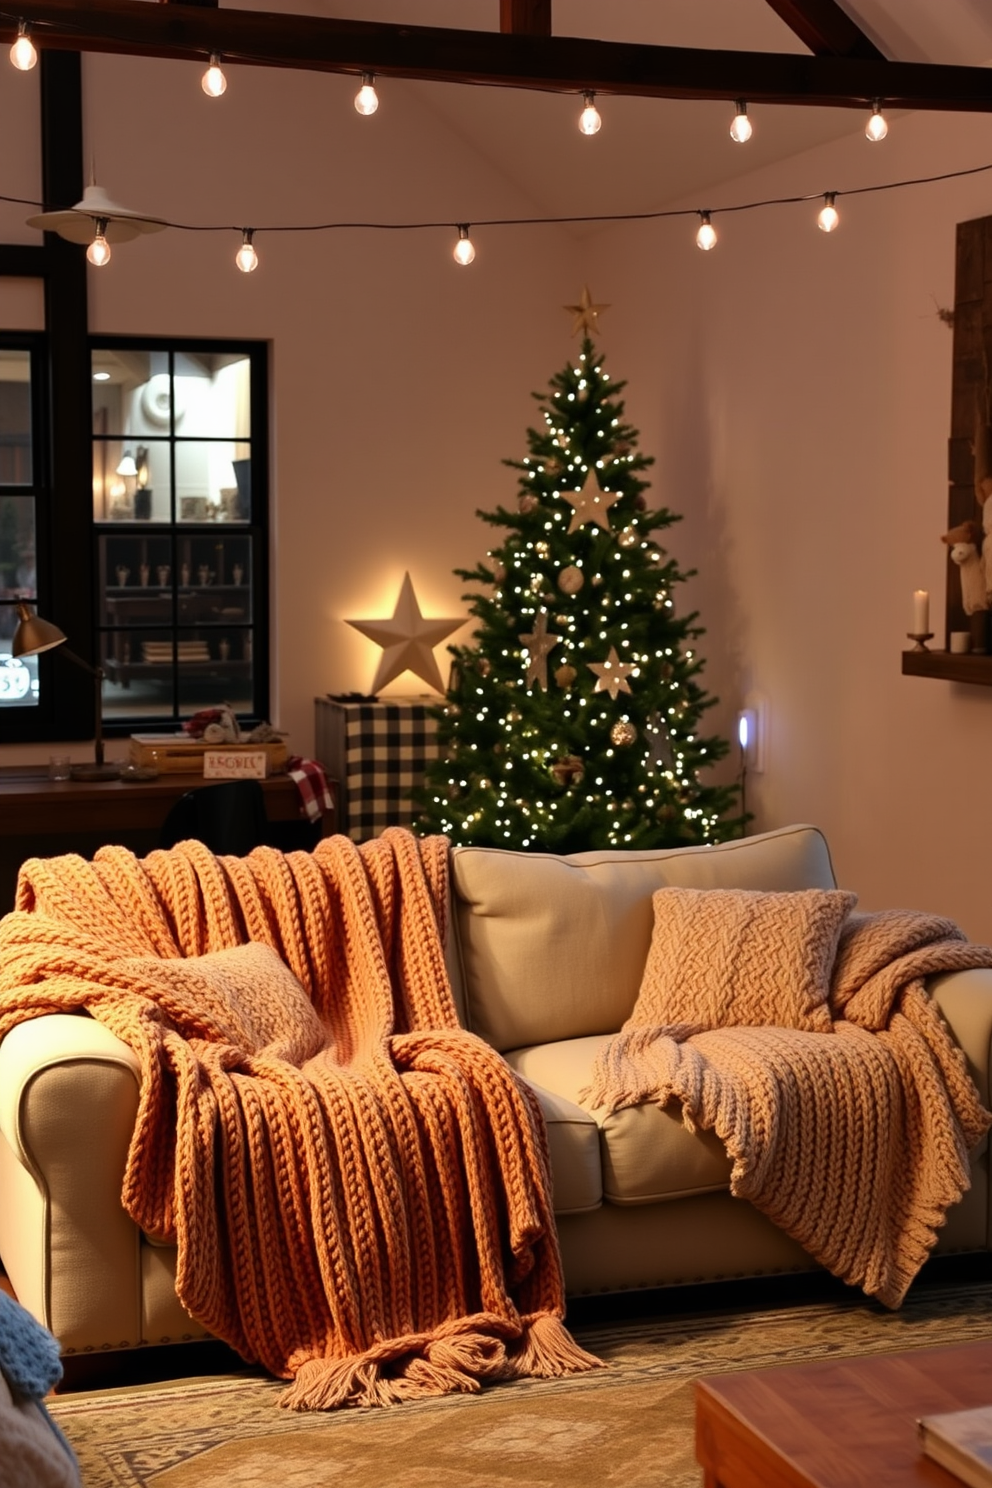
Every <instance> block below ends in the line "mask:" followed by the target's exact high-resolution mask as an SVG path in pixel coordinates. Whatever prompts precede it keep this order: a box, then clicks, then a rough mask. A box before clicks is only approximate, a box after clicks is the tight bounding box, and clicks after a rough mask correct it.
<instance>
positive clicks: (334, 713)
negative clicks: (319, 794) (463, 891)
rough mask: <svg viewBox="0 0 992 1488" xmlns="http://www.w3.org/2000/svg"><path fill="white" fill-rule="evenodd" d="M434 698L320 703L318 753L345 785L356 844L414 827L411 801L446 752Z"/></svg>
mask: <svg viewBox="0 0 992 1488" xmlns="http://www.w3.org/2000/svg"><path fill="white" fill-rule="evenodd" d="M433 706H435V704H434V701H433V699H432V700H430V701H428V702H425V701H424V700H423V699H421V698H418V699H416V700H414V699H407V698H391V699H390V700H389V701H388V702H375V703H372V702H361V703H350V702H343V701H339V700H337V699H335V698H318V699H317V754H318V757H319V758H320V759H321V760H322V761H323V763H324V765H325V766H326V767H327V768H328V772H329V774H331V775H332V776H333V777H334V778H336V779H337V780H339V781H340V783H341V797H342V806H343V812H342V814H343V817H344V825H343V826H342V828H341V830H342V831H345V832H347V834H348V836H349V837H350V838H351V839H352V841H353V842H365V841H367V840H368V839H369V838H370V837H378V836H379V834H380V832H382V831H384V830H385V828H386V827H408V826H410V825H411V823H412V822H413V819H414V817H415V816H416V814H417V813H416V807H415V806H414V804H413V802H412V801H411V799H410V796H411V792H412V791H413V789H414V787H415V786H418V785H422V784H423V780H424V771H425V769H426V767H427V764H428V763H429V761H431V760H435V759H437V757H438V754H439V752H440V750H439V746H438V742H437V720H436V719H434V718H432V717H431V716H430V713H429V709H430V708H431V707H433Z"/></svg>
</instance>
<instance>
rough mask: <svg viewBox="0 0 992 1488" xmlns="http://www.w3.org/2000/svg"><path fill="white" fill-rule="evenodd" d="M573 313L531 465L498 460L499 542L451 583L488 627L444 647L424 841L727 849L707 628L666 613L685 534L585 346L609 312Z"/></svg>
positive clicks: (728, 803) (731, 794)
mask: <svg viewBox="0 0 992 1488" xmlns="http://www.w3.org/2000/svg"><path fill="white" fill-rule="evenodd" d="M569 308H572V309H574V310H575V312H576V328H577V329H581V330H582V331H583V332H584V335H583V340H582V350H581V353H580V354H579V356H578V358H577V360H570V361H569V364H568V365H567V366H566V367H565V369H564V370H563V371H561V372H559V373H558V374H557V375H556V376H555V377H553V378H552V380H551V382H550V384H549V387H550V392H549V393H548V394H540V393H535V394H534V397H535V398H537V400H538V402H539V404H540V407H541V412H542V415H543V417H542V420H541V427H539V428H537V429H528V431H527V439H528V445H529V449H530V453H529V455H528V456H526V457H525V458H524V459H523V460H507V461H506V462H505V463H506V464H507V465H509V466H511V467H512V468H514V469H516V470H518V471H519V472H520V476H519V485H520V493H519V497H518V500H517V509H516V510H515V511H511V510H508V509H506V508H505V507H503V506H500V507H498V508H497V509H496V511H494V512H484V511H480V512H479V513H478V515H479V516H480V517H481V518H482V520H483V521H485V522H487V523H489V524H490V525H491V526H492V527H497V528H502V529H505V530H506V536H505V538H504V539H503V540H502V542H501V543H500V544H499V545H498V546H494V547H493V548H492V549H491V550H490V552H489V555H488V559H487V561H486V562H484V563H480V564H479V565H478V566H477V567H476V568H474V569H458V570H456V572H457V573H458V575H459V577H461V578H463V579H465V580H466V581H468V582H470V583H473V584H475V585H477V586H478V588H477V589H475V590H473V592H472V593H471V594H468V595H466V596H465V598H466V599H467V600H468V601H469V607H470V610H471V613H472V614H473V615H474V616H475V617H476V618H477V620H478V622H479V623H478V626H477V629H476V632H475V637H474V641H475V644H474V645H473V646H462V647H457V646H451V647H449V648H448V649H449V651H450V652H451V654H452V656H453V657H454V658H455V664H454V666H453V667H452V674H451V680H450V684H449V688H448V692H447V697H446V701H445V703H444V704H443V705H442V706H441V707H439V709H438V710H437V717H438V734H439V740H440V744H441V758H439V759H438V760H437V761H436V762H435V763H433V764H432V765H431V766H429V767H428V771H427V776H426V784H425V787H424V788H423V789H422V790H421V791H420V792H419V796H418V800H419V806H420V816H419V819H418V823H417V828H418V830H420V831H423V832H443V833H445V834H446V835H447V836H449V837H450V838H451V839H452V840H453V841H454V842H456V843H472V844H474V845H476V846H487V847H510V848H523V849H530V850H531V851H548V852H561V853H564V852H580V851H584V850H586V849H590V848H604V847H628V848H633V847H642V848H652V847H669V846H672V847H674V846H684V845H686V844H689V843H705V842H716V841H720V840H722V839H724V838H726V837H729V836H731V835H732V834H733V833H735V832H737V831H740V830H741V825H742V823H741V818H740V816H737V817H736V818H732V817H730V816H729V813H730V812H731V811H732V810H733V808H734V806H735V803H736V800H737V795H738V788H737V787H736V786H735V785H704V784H702V783H701V782H700V778H699V777H700V773H701V772H702V771H704V770H706V769H707V768H708V767H709V766H711V765H713V764H715V763H716V761H717V760H719V759H721V758H722V757H723V756H724V755H725V754H726V753H727V750H728V747H729V746H728V744H727V742H726V740H724V739H721V738H716V737H704V736H703V735H701V734H700V732H699V726H700V720H701V718H702V715H703V714H704V713H705V711H706V710H707V709H708V708H710V707H712V705H713V704H714V703H715V702H716V699H715V698H713V697H710V696H708V695H707V694H706V693H705V692H704V690H703V689H702V687H701V686H700V685H699V682H698V681H697V678H698V675H699V673H700V671H701V670H702V668H703V665H704V663H703V661H702V659H701V657H700V655H699V652H698V650H697V645H696V643H697V641H698V638H699V637H700V636H701V635H702V634H703V632H702V630H701V629H700V627H699V626H698V625H697V624H696V619H697V616H696V614H695V613H692V614H687V615H684V616H679V615H678V613H677V611H676V606H675V600H674V599H673V590H674V589H675V587H676V586H677V585H678V584H680V583H682V582H683V581H684V580H685V579H686V578H688V577H689V576H690V574H689V573H688V572H683V571H682V570H680V569H679V567H678V564H677V563H676V561H675V560H674V558H672V557H671V555H670V554H669V553H668V552H667V551H666V549H665V548H663V547H661V546H659V545H658V543H657V542H656V540H655V534H658V533H661V532H664V531H665V529H667V528H668V527H670V526H672V524H673V523H674V522H677V521H678V520H680V519H679V517H678V516H677V515H676V514H675V513H673V512H671V511H669V510H667V508H665V507H657V508H652V507H651V506H649V505H648V502H647V500H646V499H645V495H644V492H645V491H646V490H647V489H648V484H647V482H646V481H645V480H643V479H642V472H643V471H644V470H646V469H647V468H648V466H649V465H651V464H652V463H653V461H652V459H651V458H649V457H648V456H645V455H643V454H641V453H639V452H638V450H637V437H638V436H637V430H636V429H633V428H631V427H630V425H629V424H627V423H625V422H624V405H623V402H622V401H621V399H620V396H619V395H620V393H621V392H622V391H623V388H624V386H625V384H624V383H622V382H613V381H612V380H611V378H610V375H609V373H608V372H607V371H606V370H605V366H604V358H603V357H602V356H601V355H600V354H599V353H598V352H597V351H596V348H595V346H594V345H593V342H592V339H591V337H590V335H589V334H588V333H589V332H590V331H592V330H595V329H596V314H597V311H598V310H600V309H602V308H604V307H601V306H594V305H591V304H590V303H589V296H588V291H585V292H584V293H583V297H582V304H581V305H580V306H576V307H569Z"/></svg>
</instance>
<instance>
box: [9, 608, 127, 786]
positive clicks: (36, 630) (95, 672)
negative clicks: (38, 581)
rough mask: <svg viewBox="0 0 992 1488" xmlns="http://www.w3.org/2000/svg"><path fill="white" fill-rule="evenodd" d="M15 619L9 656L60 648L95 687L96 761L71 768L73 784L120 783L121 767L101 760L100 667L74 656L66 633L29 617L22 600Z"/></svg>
mask: <svg viewBox="0 0 992 1488" xmlns="http://www.w3.org/2000/svg"><path fill="white" fill-rule="evenodd" d="M17 619H18V625H17V629H16V630H15V631H14V639H13V641H12V643H11V647H10V650H11V655H12V656H37V655H38V654H39V653H40V652H42V651H51V650H53V648H54V647H55V646H62V647H64V649H63V650H62V651H61V652H60V653H59V654H60V655H61V656H64V657H65V659H66V660H67V661H73V662H75V664H76V666H79V667H82V669H83V671H84V672H89V674H90V676H91V677H93V679H94V681H95V683H96V689H95V692H96V697H95V702H96V707H95V712H94V718H95V732H96V757H95V761H94V763H93V764H92V765H73V766H72V768H71V775H72V778H73V780H117V779H119V778H120V773H121V767H120V765H114V764H104V760H103V667H95V666H91V665H90V663H89V662H88V661H84V660H83V658H82V657H81V656H77V655H76V653H75V651H70V650H69V647H68V646H66V644H65V633H64V632H63V631H61V630H59V628H58V626H57V625H53V624H52V623H51V621H50V620H43V619H42V618H41V616H40V615H32V613H31V611H30V610H29V609H28V607H27V605H26V604H25V603H24V601H23V600H21V601H20V602H19V604H18V606H17Z"/></svg>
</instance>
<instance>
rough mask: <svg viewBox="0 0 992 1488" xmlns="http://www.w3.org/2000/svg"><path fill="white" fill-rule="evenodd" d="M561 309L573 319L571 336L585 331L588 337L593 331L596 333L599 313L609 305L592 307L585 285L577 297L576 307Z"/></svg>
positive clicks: (564, 306) (568, 306)
mask: <svg viewBox="0 0 992 1488" xmlns="http://www.w3.org/2000/svg"><path fill="white" fill-rule="evenodd" d="M561 308H562V309H563V310H567V311H568V312H569V314H570V315H573V316H574V317H575V318H574V320H573V321H572V335H573V336H577V335H578V334H579V332H580V331H586V332H587V333H588V334H589V335H592V333H593V332H594V331H595V332H597V333H598V331H599V321H598V319H597V317H598V315H599V312H600V311H601V310H609V308H610V307H609V305H594V304H593V302H592V295H591V294H590V293H589V287H588V285H586V287H585V288H584V289H583V291H582V293H581V295H580V296H579V303H578V304H577V305H562V307H561Z"/></svg>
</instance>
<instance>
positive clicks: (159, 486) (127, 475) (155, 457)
mask: <svg viewBox="0 0 992 1488" xmlns="http://www.w3.org/2000/svg"><path fill="white" fill-rule="evenodd" d="M93 520H94V521H95V522H171V520H172V479H171V459H170V447H169V443H168V441H167V440H151V441H149V443H148V444H147V445H145V444H138V443H137V442H136V441H134V440H131V439H127V440H121V439H94V441H93Z"/></svg>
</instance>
